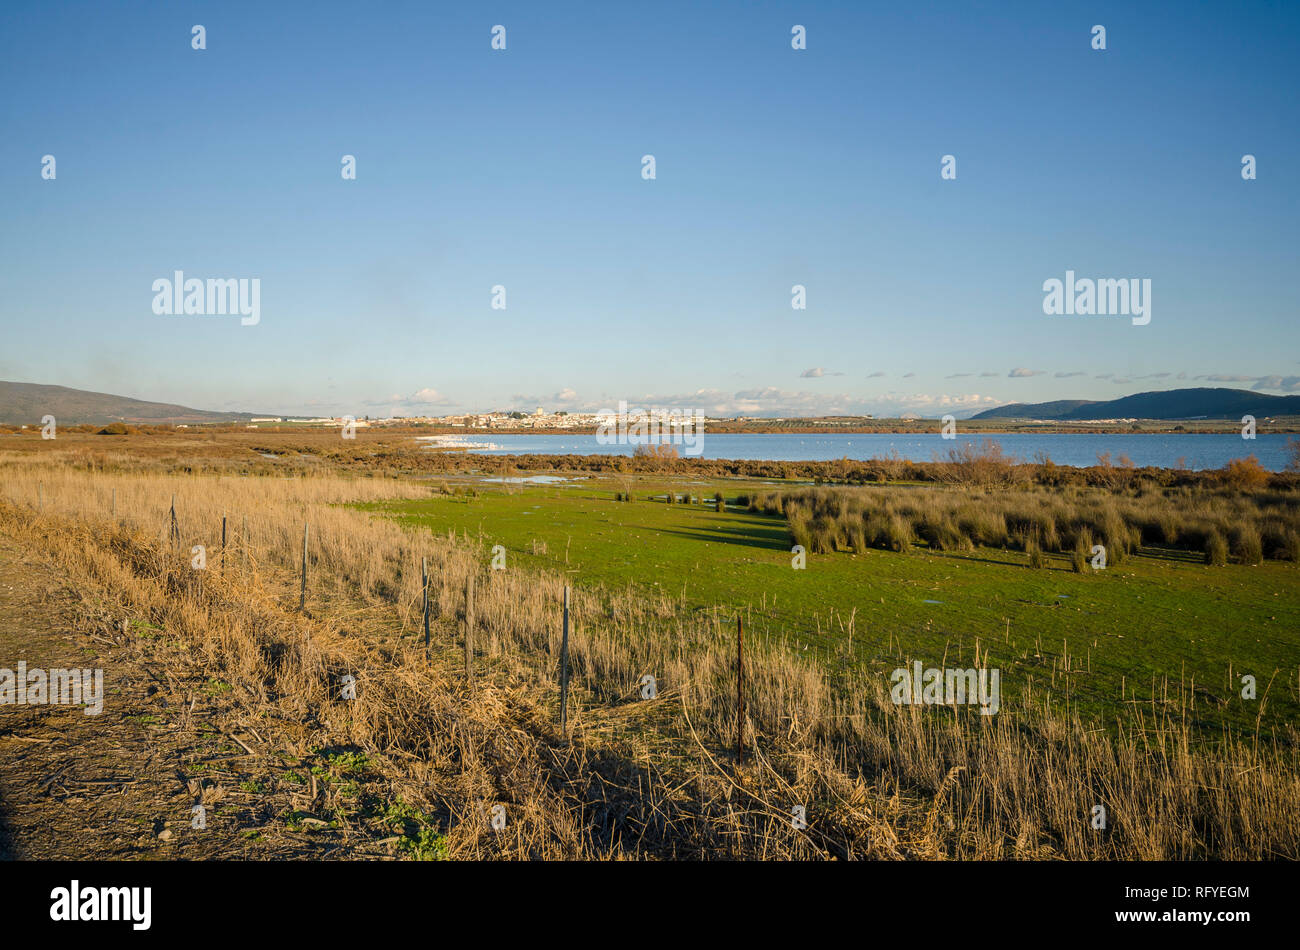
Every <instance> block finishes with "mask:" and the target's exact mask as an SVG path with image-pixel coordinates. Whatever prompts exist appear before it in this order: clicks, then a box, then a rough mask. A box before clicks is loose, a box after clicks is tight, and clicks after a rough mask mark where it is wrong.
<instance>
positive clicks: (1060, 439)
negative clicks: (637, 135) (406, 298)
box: [421, 431, 1289, 471]
mask: <svg viewBox="0 0 1300 950" xmlns="http://www.w3.org/2000/svg"><path fill="white" fill-rule="evenodd" d="M986 438H989V439H993V440H994V441H996V442H999V443H1000V444H1001V445H1002V451H1003V452H1005V453H1007V454H1010V455H1016V456H1019V457H1020V458H1022V459H1024V460H1025V461H1033V459H1034V456H1035V455H1036V454H1037V453H1039V452H1043V453H1046V455H1047V456H1048V457H1049V458H1050V459H1051V460H1052V461H1053V462H1055V463H1056V464H1058V465H1075V466H1083V465H1096V464H1097V456H1098V454H1099V453H1102V452H1109V453H1110V455H1111V461H1112V463H1117V462H1118V459H1119V457H1120V456H1121V455H1127V456H1128V457H1129V458H1131V459H1132V460H1133V462H1134V464H1135V465H1138V466H1143V465H1155V466H1160V467H1162V468H1171V467H1173V466H1176V465H1179V464H1180V459H1181V460H1182V461H1181V464H1183V465H1185V466H1186V467H1187V468H1191V469H1203V468H1219V467H1221V466H1222V465H1223V464H1224V463H1225V462H1227V461H1229V460H1230V459H1235V458H1243V457H1245V456H1247V455H1254V456H1255V457H1256V458H1258V459H1259V462H1260V464H1261V465H1263V466H1264V467H1265V468H1267V469H1270V470H1272V471H1280V470H1281V469H1283V468H1285V467H1286V464H1287V460H1288V458H1289V453H1288V451H1287V439H1288V437H1287V436H1285V435H1269V434H1262V433H1261V434H1259V435H1258V436H1257V437H1256V438H1255V439H1253V440H1248V439H1243V438H1242V437H1241V436H1240V435H1236V434H1223V435H1209V434H1198V435H1191V434H1187V433H1178V434H1156V435H1135V434H1102V435H1098V434H1095V433H1056V434H1039V433H1021V432H1017V433H997V434H992V435H987V436H985V435H979V434H973V435H962V434H960V433H959V434H958V436H957V439H956V441H951V440H945V439H942V438H940V436H939V435H938V434H937V433H935V434H933V435H894V434H890V433H879V434H875V433H865V434H849V433H838V432H837V433H827V434H825V435H818V434H812V435H789V434H785V433H747V434H728V433H716V434H711V433H709V432H707V431H706V432H705V433H704V434H703V436H702V438H701V444H700V447H701V448H702V449H703V451H702V452H700V453H699V454H700V455H701V456H702V457H704V458H710V459H756V460H768V461H773V462H809V461H827V460H831V459H838V458H846V457H847V458H850V459H856V460H866V459H872V458H879V457H885V456H888V455H890V454H891V453H892V452H895V451H897V452H898V454H899V455H900V456H902V457H903V458H905V459H907V460H908V461H913V462H932V461H934V459H935V457H936V456H938V457H940V458H947V455H948V452H949V451H950V450H951V449H953V448H955V447H958V446H961V445H962V444H964V443H966V442H975V443H977V444H978V443H979V442H982V441H983V440H984V439H986ZM421 441H423V442H427V443H429V444H431V445H433V444H440V445H443V446H447V447H452V446H454V447H459V448H465V449H468V450H469V451H471V452H479V453H482V454H485V455H526V454H534V455H631V454H632V452H633V451H634V450H635V446H634V445H602V444H601V443H599V442H597V441H596V436H594V435H564V434H557V435H505V434H503V435H466V436H431V437H425V438H422V439H421ZM679 451H681V449H680V448H679ZM685 454H686V453H685V452H684V451H683V455H685Z"/></svg>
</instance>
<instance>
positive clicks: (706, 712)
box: [0, 460, 1300, 859]
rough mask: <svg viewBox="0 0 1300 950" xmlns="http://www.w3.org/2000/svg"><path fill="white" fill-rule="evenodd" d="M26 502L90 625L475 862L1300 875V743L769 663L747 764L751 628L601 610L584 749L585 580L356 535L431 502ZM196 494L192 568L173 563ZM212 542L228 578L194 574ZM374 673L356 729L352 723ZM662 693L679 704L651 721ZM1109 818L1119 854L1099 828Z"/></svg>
mask: <svg viewBox="0 0 1300 950" xmlns="http://www.w3.org/2000/svg"><path fill="white" fill-rule="evenodd" d="M145 467H147V466H145ZM0 477H2V478H3V490H2V491H0V525H2V526H3V529H4V530H5V531H6V532H7V533H9V534H11V535H13V536H14V537H15V538H16V539H17V540H18V541H19V542H20V543H22V544H23V545H24V546H26V547H27V548H29V549H30V550H33V551H37V552H41V553H43V554H44V555H45V556H48V557H50V558H52V559H54V560H56V561H57V562H58V564H59V566H60V567H61V569H62V570H63V571H64V572H65V573H66V575H67V576H68V577H69V578H71V579H72V580H73V582H74V583H75V584H76V586H77V588H78V589H79V590H80V591H81V593H82V596H83V601H84V608H83V613H84V617H85V620H86V623H87V624H88V625H89V626H91V627H93V629H96V630H97V631H98V632H100V633H111V632H112V631H114V630H115V629H117V628H118V627H119V626H120V624H121V621H122V619H123V618H125V617H128V616H130V617H138V618H147V619H148V620H150V621H151V622H152V623H153V624H155V625H156V626H159V627H161V628H163V629H164V630H166V631H167V633H168V635H169V636H172V637H176V638H179V639H181V640H182V641H184V642H187V643H189V644H191V645H192V646H193V648H194V649H193V653H194V654H195V656H196V662H199V663H201V664H204V665H205V666H206V667H208V668H209V669H210V670H211V671H212V673H213V675H218V674H219V675H221V676H223V677H224V678H225V679H226V680H227V681H229V682H230V683H232V684H233V685H234V687H235V689H236V690H237V691H238V695H239V698H240V701H241V702H242V703H243V704H245V705H246V707H247V709H248V714H249V715H250V716H257V717H259V720H260V721H266V720H269V721H273V722H275V723H278V727H279V728H280V729H281V730H282V731H283V732H284V733H285V734H286V735H290V736H292V737H294V739H295V741H297V742H299V743H300V744H302V745H303V746H306V745H308V744H316V745H321V744H327V743H331V742H335V743H338V742H346V743H350V744H355V745H357V746H360V747H361V748H363V749H365V750H367V752H368V753H369V754H370V756H371V758H372V760H373V761H375V762H377V763H380V765H381V767H382V770H383V774H384V776H385V779H386V780H387V781H388V782H389V786H390V789H391V796H392V798H393V799H394V800H398V799H400V800H402V801H405V802H412V803H415V804H417V805H418V807H420V808H421V809H422V810H424V811H425V812H426V813H427V815H429V816H432V817H431V820H432V821H434V822H435V823H436V825H437V829H438V831H439V832H440V833H441V834H443V835H445V837H446V845H447V854H448V856H450V857H454V858H499V857H518V858H621V857H633V858H641V857H658V858H673V857H678V858H697V857H703V858H717V857H727V858H796V859H808V858H817V857H825V856H838V857H845V858H847V857H873V858H933V859H938V858H975V859H998V858H1030V857H1032V858H1037V857H1066V858H1075V859H1100V858H1110V859H1163V858H1173V859H1196V858H1223V859H1238V858H1246V859H1259V858H1272V857H1286V858H1293V859H1294V858H1297V857H1300V760H1298V756H1300V753H1298V752H1297V749H1298V748H1300V744H1298V743H1297V742H1296V740H1297V738H1300V737H1298V736H1297V735H1296V733H1295V731H1294V730H1290V731H1289V732H1288V733H1287V734H1286V735H1284V736H1280V737H1275V738H1272V739H1267V740H1265V739H1262V738H1255V737H1244V738H1242V737H1235V736H1224V737H1223V739H1222V741H1220V742H1218V743H1217V744H1215V745H1213V746H1211V745H1207V744H1204V743H1203V742H1198V741H1197V740H1194V739H1193V738H1192V737H1191V736H1189V734H1188V733H1187V732H1186V731H1185V729H1184V728H1182V727H1180V726H1178V725H1175V722H1176V721H1177V720H1176V719H1175V718H1167V717H1166V716H1165V715H1164V713H1162V712H1161V711H1159V710H1157V709H1154V708H1153V709H1151V710H1150V712H1149V713H1143V712H1142V711H1140V710H1136V709H1135V711H1134V714H1133V720H1132V721H1130V722H1129V723H1127V724H1125V725H1123V726H1122V727H1121V728H1120V729H1119V731H1118V733H1117V734H1109V733H1108V732H1107V731H1106V730H1104V729H1102V728H1100V727H1099V726H1098V725H1097V724H1095V723H1085V722H1081V721H1079V720H1078V719H1077V718H1067V717H1064V716H1062V715H1061V714H1058V713H1054V712H1051V711H1050V710H1048V709H1047V708H1046V707H1045V706H1044V705H1043V704H1042V703H1038V702H1035V699H1034V697H1032V696H1030V697H1026V698H1024V700H1023V701H1022V703H1021V704H1019V705H1017V706H1016V707H1015V708H1012V707H1009V706H1006V705H1004V707H1003V709H1002V711H1001V712H1000V713H999V714H998V715H997V716H995V717H991V718H990V717H981V716H979V715H977V714H974V713H973V712H972V711H971V710H969V709H954V708H943V707H922V706H896V705H894V704H893V703H891V702H890V700H889V697H888V695H887V694H886V690H885V688H884V684H883V682H882V680H881V677H879V676H878V675H871V674H868V673H867V672H865V671H862V670H856V669H848V670H845V671H841V672H836V673H832V672H830V671H829V670H828V669H827V668H825V667H824V666H823V665H822V664H821V663H819V662H818V661H815V660H809V659H806V658H805V657H802V656H798V655H796V654H795V653H794V651H792V650H789V649H787V648H786V647H784V646H782V645H780V644H774V643H766V642H755V643H752V644H747V645H746V652H745V682H746V719H745V724H744V726H745V735H746V746H747V748H748V749H749V750H750V752H749V755H748V756H747V758H746V761H745V762H744V764H738V763H736V762H735V761H734V756H733V754H732V752H731V751H730V749H731V746H732V744H733V743H734V735H735V730H736V719H735V710H734V693H735V659H734V657H735V653H734V651H735V645H734V615H733V614H732V613H731V612H730V611H729V610H728V609H727V607H726V605H721V604H720V605H718V608H717V609H715V610H713V611H707V612H702V613H691V612H688V611H686V610H684V609H683V608H682V606H681V604H680V603H678V602H677V601H675V600H674V599H673V598H671V597H668V596H662V595H661V596H659V597H655V598H645V597H638V596H633V595H631V594H630V593H627V592H623V591H606V590H586V589H584V590H583V591H581V592H579V593H577V594H576V595H575V598H574V608H573V621H574V624H573V631H572V635H571V640H570V654H571V662H572V671H573V673H572V676H573V683H574V687H575V689H574V695H573V701H572V707H571V710H570V721H571V727H572V728H571V732H572V736H571V741H566V740H565V738H564V737H563V736H561V735H560V734H559V731H558V728H557V725H556V723H557V719H558V716H557V693H558V684H557V679H558V677H557V665H558V656H559V640H560V606H559V604H560V600H561V592H562V589H563V583H564V580H563V578H562V577H561V576H559V575H554V574H542V573H524V572H520V571H511V572H491V571H488V570H487V569H486V567H487V564H486V560H485V559H484V558H483V557H482V556H481V554H480V551H479V549H478V547H477V545H476V544H474V543H473V542H472V541H471V540H469V539H450V538H445V537H435V536H433V535H431V534H429V533H427V532H414V531H407V530H403V529H400V528H398V527H396V526H395V525H393V524H392V523H391V522H388V521H385V520H382V519H373V518H370V517H368V516H367V515H365V514H364V513H361V512H359V511H356V510H353V509H350V508H346V507H341V505H343V503H351V502H357V501H368V500H381V499H389V498H399V497H410V496H413V495H416V494H419V493H422V492H425V491H428V489H427V488H425V487H422V486H419V485H416V484H413V483H410V482H402V481H398V480H395V479H384V478H344V477H338V476H332V475H322V476H319V477H307V478H301V477H300V478H274V477H232V476H215V475H189V476H177V475H159V474H149V473H132V474H120V473H109V472H103V471H98V470H96V471H88V470H85V469H71V468H68V467H66V466H63V465H58V464H49V463H47V462H41V461H32V460H21V461H13V460H6V461H3V462H0ZM173 495H175V498H176V510H177V516H178V526H179V529H180V535H181V538H180V543H179V545H173V544H171V543H170V542H169V540H168V534H169V519H168V508H169V505H170V501H171V498H172V496H173ZM223 515H225V516H226V517H227V525H228V544H227V547H226V550H225V561H224V569H223V566H222V552H221V545H220V525H221V518H222V516H223ZM245 519H247V530H246V531H245V528H244V525H245ZM304 521H306V522H308V523H309V524H310V526H311V528H310V532H311V533H310V540H309V552H310V567H309V576H310V584H309V590H308V597H307V604H308V609H307V613H306V615H302V614H300V613H299V612H298V610H297V607H298V599H299V593H298V577H297V570H298V559H299V557H300V552H301V544H302V526H303V522H304ZM199 544H202V545H205V546H206V549H207V569H206V570H204V571H196V570H192V569H191V568H190V558H191V553H190V552H191V547H192V546H193V545H199ZM422 557H427V558H428V559H429V564H430V573H431V577H432V583H431V592H432V603H433V616H434V632H433V650H432V655H431V656H426V654H425V652H424V649H423V645H422V630H421V625H420V602H421V587H420V559H421V558H422ZM471 583H472V584H473V587H474V592H475V594H474V600H473V605H472V608H471V607H470V606H469V604H468V603H467V590H468V589H469V586H470V584H471ZM467 629H468V630H469V633H470V642H471V645H472V653H473V664H474V675H473V677H472V678H470V677H468V676H467V675H466V671H465V668H464V666H465V660H464V657H465V649H464V638H465V635H466V630H467ZM977 665H978V664H977ZM349 673H350V674H352V675H355V676H356V677H357V681H358V693H357V699H356V700H355V701H350V702H349V701H344V700H341V699H340V698H339V681H340V678H341V677H342V676H343V675H345V674H349ZM646 673H651V674H653V675H654V676H655V677H656V679H657V681H658V688H659V698H658V699H656V700H651V701H641V700H640V699H639V695H638V683H639V681H640V679H641V677H642V675H644V674H646ZM496 803H504V804H505V805H506V806H507V809H508V816H509V818H508V824H507V828H506V830H505V831H504V832H494V831H493V830H492V829H491V826H490V824H489V821H488V813H489V811H490V808H491V806H492V805H493V804H496ZM1097 804H1102V805H1104V806H1105V808H1106V810H1107V814H1108V825H1107V829H1106V830H1105V831H1097V830H1094V829H1093V828H1092V827H1091V824H1090V819H1091V816H1092V809H1093V806H1094V805H1097ZM795 805H803V806H805V807H806V809H807V815H808V821H809V827H808V828H807V829H806V830H802V831H797V830H795V829H794V828H793V827H792V823H791V809H792V807H793V806H795Z"/></svg>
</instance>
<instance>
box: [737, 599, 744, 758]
mask: <svg viewBox="0 0 1300 950" xmlns="http://www.w3.org/2000/svg"><path fill="white" fill-rule="evenodd" d="M744 650H745V621H744V620H743V619H742V618H741V616H740V615H739V614H737V615H736V764H737V765H739V764H740V762H741V760H742V759H743V758H744V756H745V697H744V694H743V693H742V692H741V688H742V686H743V685H744V681H745V666H744V660H745V656H744Z"/></svg>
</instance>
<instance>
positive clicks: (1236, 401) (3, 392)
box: [0, 380, 1300, 425]
mask: <svg viewBox="0 0 1300 950" xmlns="http://www.w3.org/2000/svg"><path fill="white" fill-rule="evenodd" d="M45 415H51V416H54V418H55V419H56V420H57V421H58V423H59V424H60V425H78V424H92V425H103V424H105V423H109V422H131V423H139V424H144V425H177V424H180V423H187V424H192V425H197V424H203V423H208V424H212V423H221V422H234V423H246V422H248V421H249V420H250V419H252V418H254V417H255V416H257V417H260V416H276V415H284V413H268V412H258V413H253V412H211V411H208V410H205V409H191V408H189V407H188V406H177V405H173V404H171V403H163V402H146V401H145V400H142V399H131V398H129V397H127V396H114V395H111V394H109V393H92V392H87V391H86V390H84V389H71V388H69V387H67V386H44V385H40V384H37V383H10V382H4V381H3V380H0V423H11V424H24V425H33V424H39V423H40V420H41V417H42V416H45ZM1244 415H1252V416H1255V417H1256V418H1257V419H1263V418H1266V417H1269V416H1300V396H1269V395H1266V394H1264V393H1257V392H1251V391H1250V390H1246V389H1214V388H1200V389H1169V390H1165V391H1163V392H1149V393H1136V394H1135V395H1132V396H1124V397H1122V398H1120V399H1109V400H1105V401H1103V402H1095V401H1090V400H1087V399H1060V400H1056V401H1055V402H1037V403H1012V404H1011V405H1009V406H999V407H998V408H997V409H986V410H984V411H983V412H980V413H976V414H975V415H973V416H971V417H970V418H971V419H1044V420H1057V421H1061V422H1091V421H1096V420H1101V419H1158V420H1178V419H1186V420H1191V419H1216V420H1218V419H1226V420H1232V421H1234V422H1236V421H1240V419H1241V417H1242V416H1244Z"/></svg>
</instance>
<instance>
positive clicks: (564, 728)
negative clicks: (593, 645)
mask: <svg viewBox="0 0 1300 950" xmlns="http://www.w3.org/2000/svg"><path fill="white" fill-rule="evenodd" d="M560 732H562V733H563V734H564V735H565V736H567V735H568V734H569V587H568V585H567V584H566V585H565V587H564V632H563V633H562V634H561V635H560Z"/></svg>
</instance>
